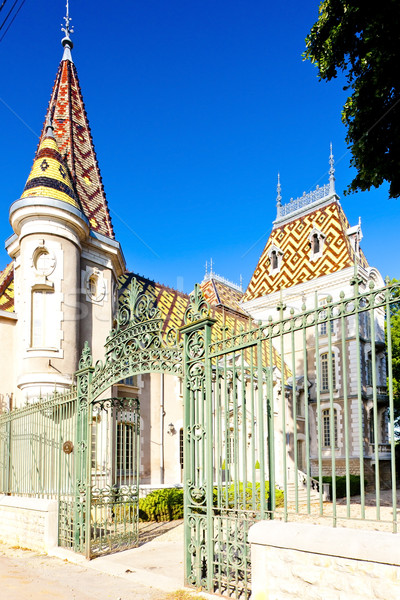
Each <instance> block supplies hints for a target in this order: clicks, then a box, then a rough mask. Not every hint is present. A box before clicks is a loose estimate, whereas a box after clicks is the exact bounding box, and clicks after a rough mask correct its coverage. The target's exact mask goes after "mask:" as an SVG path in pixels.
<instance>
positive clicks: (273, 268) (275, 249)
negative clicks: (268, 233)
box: [268, 244, 283, 275]
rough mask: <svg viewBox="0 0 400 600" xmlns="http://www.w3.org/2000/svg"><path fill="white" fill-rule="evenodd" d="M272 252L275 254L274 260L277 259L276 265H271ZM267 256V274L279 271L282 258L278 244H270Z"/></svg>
mask: <svg viewBox="0 0 400 600" xmlns="http://www.w3.org/2000/svg"><path fill="white" fill-rule="evenodd" d="M273 254H275V256H276V260H277V265H276V266H274V265H273V258H272V255H273ZM268 258H269V262H270V268H269V274H270V275H275V274H276V273H279V271H280V270H281V266H282V259H283V252H282V250H281V249H280V248H278V246H275V244H272V246H271V248H270V249H269V252H268Z"/></svg>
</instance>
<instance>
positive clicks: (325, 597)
mask: <svg viewBox="0 0 400 600" xmlns="http://www.w3.org/2000/svg"><path fill="white" fill-rule="evenodd" d="M249 538H250V543H251V559H252V599H253V600H292V599H293V598H302V600H365V599H366V598H368V600H398V598H399V597H400V545H399V539H398V535H395V534H390V533H382V532H375V531H359V530H357V532H356V531H355V530H353V529H332V528H328V527H322V526H318V527H317V526H315V525H304V524H300V523H279V522H273V521H270V522H266V521H264V522H261V523H259V524H257V525H254V526H253V527H252V528H251V530H250V535H249Z"/></svg>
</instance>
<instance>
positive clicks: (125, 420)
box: [60, 279, 182, 558]
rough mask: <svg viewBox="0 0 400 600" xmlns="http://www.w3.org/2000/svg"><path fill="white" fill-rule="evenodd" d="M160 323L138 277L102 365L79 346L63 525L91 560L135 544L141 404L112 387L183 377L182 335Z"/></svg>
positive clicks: (127, 295) (121, 304) (123, 305)
mask: <svg viewBox="0 0 400 600" xmlns="http://www.w3.org/2000/svg"><path fill="white" fill-rule="evenodd" d="M162 327H163V319H162V318H161V313H160V310H159V309H158V308H157V307H155V306H154V302H153V300H152V298H150V297H149V296H147V295H146V294H144V293H142V291H141V287H140V285H139V283H138V282H137V281H136V279H133V280H132V282H131V284H130V285H129V287H128V288H127V290H126V292H125V294H124V295H123V296H122V298H120V301H119V307H118V314H117V318H116V325H115V328H114V329H113V330H112V331H111V332H110V335H109V336H108V338H107V341H106V344H105V360H104V362H102V361H100V360H99V361H97V362H96V364H94V365H93V360H92V356H91V351H90V348H89V346H88V344H85V347H84V349H83V351H82V356H81V359H80V363H79V370H78V371H77V373H76V376H77V413H78V415H77V426H76V435H75V450H74V453H75V463H74V466H75V471H74V473H75V498H74V503H73V511H71V510H69V511H68V510H66V508H65V506H60V510H62V512H61V513H60V522H62V523H63V528H64V529H65V528H66V527H67V528H68V519H70V529H72V531H73V540H72V544H71V545H72V547H73V548H74V550H75V551H77V552H81V553H84V554H85V555H86V557H87V558H92V557H94V556H98V555H100V554H105V553H109V552H115V551H118V550H124V549H127V548H132V547H134V546H136V545H137V544H138V502H139V474H140V410H139V401H138V399H137V398H136V397H134V395H132V397H119V396H118V395H115V394H113V391H114V390H117V388H116V387H115V386H116V384H118V383H127V382H128V381H132V378H134V377H136V376H137V375H142V374H146V373H171V374H173V375H177V376H180V375H181V373H182V358H181V356H182V353H181V349H180V348H179V347H178V345H177V342H176V339H177V336H176V334H175V335H174V333H173V332H171V331H168V332H163V329H162ZM125 387H126V386H125ZM66 521H67V526H66Z"/></svg>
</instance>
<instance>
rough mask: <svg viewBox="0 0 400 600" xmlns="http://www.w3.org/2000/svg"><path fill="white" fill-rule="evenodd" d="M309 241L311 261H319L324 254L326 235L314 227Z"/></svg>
mask: <svg viewBox="0 0 400 600" xmlns="http://www.w3.org/2000/svg"><path fill="white" fill-rule="evenodd" d="M308 239H309V240H310V260H311V261H315V260H318V259H319V258H321V256H322V254H323V252H324V244H325V234H324V233H322V231H320V230H319V229H316V228H315V227H314V228H313V230H312V231H311V233H310V235H309V238H308Z"/></svg>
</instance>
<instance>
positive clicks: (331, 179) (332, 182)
mask: <svg viewBox="0 0 400 600" xmlns="http://www.w3.org/2000/svg"><path fill="white" fill-rule="evenodd" d="M329 165H330V168H329V193H330V194H335V166H334V165H335V163H334V160H333V154H332V142H331V152H330V155H329Z"/></svg>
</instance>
